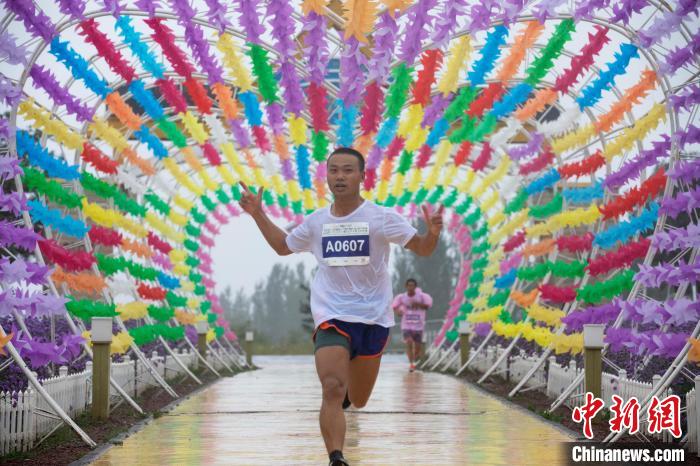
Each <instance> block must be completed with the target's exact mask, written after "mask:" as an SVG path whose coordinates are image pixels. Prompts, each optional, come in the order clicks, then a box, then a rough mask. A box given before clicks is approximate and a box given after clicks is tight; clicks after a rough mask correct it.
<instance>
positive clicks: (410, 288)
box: [406, 282, 416, 296]
mask: <svg viewBox="0 0 700 466" xmlns="http://www.w3.org/2000/svg"><path fill="white" fill-rule="evenodd" d="M406 291H407V292H408V294H409V295H411V296H413V294H414V293H415V292H416V284H415V283H414V282H408V283H406Z"/></svg>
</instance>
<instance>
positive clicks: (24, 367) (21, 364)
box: [0, 326, 97, 448]
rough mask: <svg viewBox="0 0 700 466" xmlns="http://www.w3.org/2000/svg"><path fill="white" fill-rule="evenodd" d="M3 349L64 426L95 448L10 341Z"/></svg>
mask: <svg viewBox="0 0 700 466" xmlns="http://www.w3.org/2000/svg"><path fill="white" fill-rule="evenodd" d="M5 336H7V334H6V333H5V330H4V329H3V328H2V326H0V337H5ZM5 348H6V349H7V351H8V352H9V353H10V357H11V358H12V359H13V360H14V361H15V362H16V363H17V365H18V366H19V367H20V369H22V372H23V373H24V375H25V376H26V377H27V379H28V380H29V383H30V384H31V385H32V387H33V388H34V390H36V391H37V392H39V395H41V397H42V398H43V399H44V401H46V403H48V405H49V406H51V409H53V411H54V412H55V413H56V414H57V415H58V417H60V418H61V420H63V422H65V423H66V424H68V425H69V426H70V428H71V429H73V430H74V431H75V433H76V434H78V435H79V436H80V438H81V439H83V442H85V443H87V444H88V445H89V446H90V447H93V448H94V447H96V446H97V444H96V443H95V442H94V441H93V440H92V439H91V438H90V437H89V436H88V434H86V433H85V432H84V431H83V429H81V428H80V427H79V426H78V425H77V424H76V423H75V422H73V419H71V418H70V416H68V414H66V412H65V411H63V409H62V408H61V407H60V406H59V405H58V403H56V401H54V399H53V398H51V395H49V394H48V393H47V392H46V390H44V387H42V386H41V384H40V383H39V381H38V380H37V379H36V377H35V376H34V374H33V373H32V371H31V370H30V369H29V367H27V364H26V363H25V362H24V360H23V359H22V357H21V356H20V355H19V352H18V351H17V349H16V348H15V346H14V345H13V344H12V342H11V341H9V342H7V345H5Z"/></svg>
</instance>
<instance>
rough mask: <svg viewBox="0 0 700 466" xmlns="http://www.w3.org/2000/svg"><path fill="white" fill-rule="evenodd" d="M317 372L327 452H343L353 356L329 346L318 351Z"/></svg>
mask: <svg viewBox="0 0 700 466" xmlns="http://www.w3.org/2000/svg"><path fill="white" fill-rule="evenodd" d="M315 359H316V372H317V373H318V378H319V380H320V381H321V388H322V389H323V401H322V402H321V413H320V415H319V423H320V424H321V435H323V441H324V442H325V444H326V450H328V453H331V452H333V451H335V450H341V451H342V450H343V443H344V441H345V415H344V414H343V408H342V405H343V400H344V399H345V393H346V392H347V390H348V375H349V366H350V354H349V353H348V350H347V349H346V348H344V347H342V346H326V347H323V348H319V349H318V350H316V354H315Z"/></svg>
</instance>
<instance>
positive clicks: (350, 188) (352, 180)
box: [326, 153, 365, 197]
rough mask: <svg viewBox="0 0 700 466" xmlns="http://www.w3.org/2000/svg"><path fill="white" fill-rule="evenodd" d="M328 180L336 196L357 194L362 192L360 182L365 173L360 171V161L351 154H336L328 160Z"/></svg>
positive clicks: (329, 186)
mask: <svg viewBox="0 0 700 466" xmlns="http://www.w3.org/2000/svg"><path fill="white" fill-rule="evenodd" d="M327 172H328V173H327V175H326V181H327V182H328V188H329V189H330V190H331V192H332V193H333V195H334V196H336V197H337V196H355V195H358V194H359V193H360V183H361V182H362V180H364V179H365V173H364V172H361V171H360V161H359V160H357V157H355V156H353V155H350V154H343V153H339V154H335V155H333V156H331V158H330V159H329V160H328V170H327Z"/></svg>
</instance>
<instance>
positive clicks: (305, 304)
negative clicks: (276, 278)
mask: <svg viewBox="0 0 700 466" xmlns="http://www.w3.org/2000/svg"><path fill="white" fill-rule="evenodd" d="M299 288H301V289H302V290H303V291H304V293H306V299H304V300H303V301H302V302H300V303H299V312H300V313H301V315H302V318H301V326H302V327H303V328H304V330H307V331H309V332H313V331H314V318H313V316H312V315H311V288H309V286H308V285H306V284H304V283H302V284H300V285H299Z"/></svg>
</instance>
